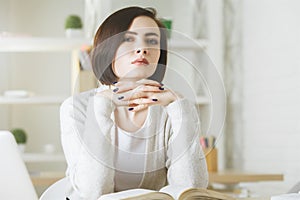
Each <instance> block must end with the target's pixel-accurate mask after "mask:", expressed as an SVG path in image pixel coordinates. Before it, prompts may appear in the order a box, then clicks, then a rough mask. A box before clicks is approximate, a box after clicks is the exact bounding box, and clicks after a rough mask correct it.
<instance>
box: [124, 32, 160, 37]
mask: <svg viewBox="0 0 300 200" xmlns="http://www.w3.org/2000/svg"><path fill="white" fill-rule="evenodd" d="M125 34H133V35H138V33H137V32H133V31H126V33H125ZM145 36H157V37H159V35H158V34H157V33H154V32H150V33H145Z"/></svg>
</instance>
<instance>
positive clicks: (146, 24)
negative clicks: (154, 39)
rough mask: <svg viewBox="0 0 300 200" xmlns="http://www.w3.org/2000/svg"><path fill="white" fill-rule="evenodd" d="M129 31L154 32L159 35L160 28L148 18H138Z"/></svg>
mask: <svg viewBox="0 0 300 200" xmlns="http://www.w3.org/2000/svg"><path fill="white" fill-rule="evenodd" d="M128 30H129V31H135V32H154V33H157V34H159V33H160V31H159V28H158V25H157V24H156V22H155V21H154V20H153V19H151V18H150V17H147V16H139V17H136V18H135V19H134V20H133V21H132V24H131V26H130V27H129V29H128Z"/></svg>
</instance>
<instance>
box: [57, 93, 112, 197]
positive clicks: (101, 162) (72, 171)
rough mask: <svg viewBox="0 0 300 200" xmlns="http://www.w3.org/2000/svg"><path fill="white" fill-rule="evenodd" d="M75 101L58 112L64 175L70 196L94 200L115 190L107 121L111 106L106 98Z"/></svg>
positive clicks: (96, 97) (66, 104) (110, 121)
mask: <svg viewBox="0 0 300 200" xmlns="http://www.w3.org/2000/svg"><path fill="white" fill-rule="evenodd" d="M78 98H80V97H72V98H69V99H67V100H66V101H65V102H64V103H63V104H62V106H61V109H60V119H61V133H62V134H61V139H62V146H63V150H64V154H65V157H66V160H67V164H68V169H67V172H66V175H67V178H68V179H69V182H70V184H71V190H70V195H71V196H72V195H73V194H74V193H75V194H76V195H75V196H76V197H77V196H79V197H80V199H89V200H93V199H97V198H98V197H100V196H101V195H102V194H105V193H111V192H113V189H114V181H113V179H114V170H113V155H114V154H113V151H114V148H113V143H112V139H111V136H112V135H113V131H114V123H113V121H112V120H111V119H110V116H111V113H112V112H113V110H114V105H113V104H112V103H111V101H110V100H109V99H107V98H105V97H98V96H90V97H89V98H87V101H82V99H78ZM99 147H100V148H99Z"/></svg>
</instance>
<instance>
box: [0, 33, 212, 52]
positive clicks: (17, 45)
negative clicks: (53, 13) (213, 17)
mask: <svg viewBox="0 0 300 200" xmlns="http://www.w3.org/2000/svg"><path fill="white" fill-rule="evenodd" d="M168 44H169V49H170V50H199V51H201V50H204V49H205V48H206V47H207V40H205V39H199V40H192V39H191V40H185V41H182V40H174V39H170V40H169V41H168ZM84 45H88V46H90V45H92V41H91V40H88V39H84V38H83V39H68V38H51V37H48V38H47V37H3V38H1V37H0V52H48V51H72V50H74V49H80V48H81V47H82V46H84Z"/></svg>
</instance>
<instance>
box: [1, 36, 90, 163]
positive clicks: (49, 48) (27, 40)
mask: <svg viewBox="0 0 300 200" xmlns="http://www.w3.org/2000/svg"><path fill="white" fill-rule="evenodd" d="M90 44H91V42H90V41H88V40H85V39H67V38H49V37H4V38H0V53H5V54H7V53H18V54H19V53H20V54H22V53H40V52H44V53H47V52H69V53H70V54H71V55H72V56H71V59H72V60H71V65H72V66H70V67H69V69H70V73H71V74H72V75H71V82H72V83H71V88H70V93H72V91H74V88H73V87H74V85H75V82H76V78H77V76H78V73H79V66H78V59H77V55H78V51H79V49H80V48H81V47H82V46H83V45H90ZM40 67H43V66H40ZM66 67H68V66H66ZM68 96H69V94H66V95H40V94H37V95H35V94H33V95H30V96H28V97H7V96H0V106H9V107H11V106H15V105H18V106H22V105H24V106H27V105H29V106H36V105H39V106H46V107H47V106H53V105H54V106H59V105H60V104H61V103H62V102H63V101H64V100H65V99H66V98H67V97H68ZM58 116H59V113H57V118H58ZM49 125H50V124H49ZM51 126H52V125H51ZM46 128H47V127H46ZM53 134H57V135H58V136H59V133H53ZM23 159H24V161H25V162H26V163H50V162H51V163H52V162H65V158H64V155H63V154H62V153H59V152H57V153H42V152H30V153H27V152H26V153H24V154H23Z"/></svg>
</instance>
